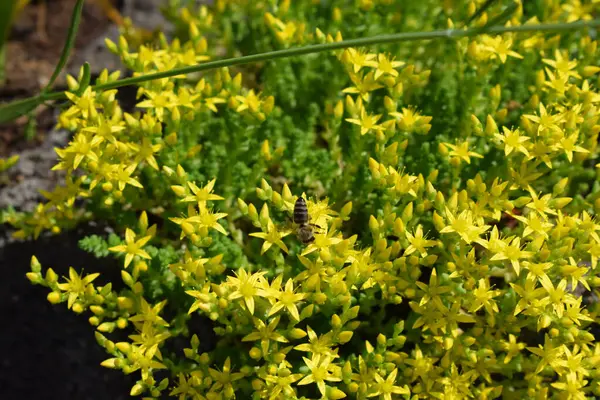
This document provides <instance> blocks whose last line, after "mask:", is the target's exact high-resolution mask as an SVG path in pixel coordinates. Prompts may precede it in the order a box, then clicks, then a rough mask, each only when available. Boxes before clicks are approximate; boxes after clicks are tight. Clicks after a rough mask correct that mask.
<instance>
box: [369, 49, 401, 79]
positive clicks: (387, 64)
mask: <svg viewBox="0 0 600 400" xmlns="http://www.w3.org/2000/svg"><path fill="white" fill-rule="evenodd" d="M404 64H406V63H405V62H403V61H394V58H393V57H392V58H388V57H387V56H386V55H385V54H383V53H380V54H378V55H377V66H376V67H375V79H376V80H377V79H379V78H380V77H381V76H383V75H386V74H387V75H391V76H393V77H397V76H398V71H396V68H399V67H402V66H403V65H404Z"/></svg>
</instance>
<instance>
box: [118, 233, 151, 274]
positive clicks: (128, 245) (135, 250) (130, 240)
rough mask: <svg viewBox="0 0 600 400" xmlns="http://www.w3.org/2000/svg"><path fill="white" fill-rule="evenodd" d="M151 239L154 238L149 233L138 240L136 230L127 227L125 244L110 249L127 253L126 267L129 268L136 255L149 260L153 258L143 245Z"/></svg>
mask: <svg viewBox="0 0 600 400" xmlns="http://www.w3.org/2000/svg"><path fill="white" fill-rule="evenodd" d="M150 239H152V236H150V235H148V236H144V237H143V238H141V239H139V240H137V241H136V240H135V232H133V231H132V230H131V229H129V228H127V229H126V230H125V244H121V245H118V246H113V247H111V248H109V249H108V250H109V251H114V252H118V253H125V254H126V255H125V268H127V266H129V264H130V263H131V261H133V258H134V257H135V256H139V257H142V258H145V259H147V260H150V259H151V257H150V255H149V254H148V253H146V252H145V251H144V250H142V247H144V246H145V245H146V243H148V241H149V240H150Z"/></svg>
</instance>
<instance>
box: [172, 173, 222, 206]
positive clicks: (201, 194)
mask: <svg viewBox="0 0 600 400" xmlns="http://www.w3.org/2000/svg"><path fill="white" fill-rule="evenodd" d="M216 181H217V179H216V178H215V179H213V180H212V181H210V182H208V183H207V184H206V185H205V186H204V187H203V188H199V187H198V186H196V184H195V183H194V182H188V183H187V184H188V186H189V188H190V190H191V191H192V193H193V194H194V195H193V196H186V197H184V198H183V199H182V200H181V201H184V202H193V201H196V202H198V207H200V208H202V207H204V206H206V202H207V201H213V200H224V199H223V197H221V196H219V195H216V194H213V193H212V191H213V188H214V186H215V182H216Z"/></svg>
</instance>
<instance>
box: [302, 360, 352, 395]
mask: <svg viewBox="0 0 600 400" xmlns="http://www.w3.org/2000/svg"><path fill="white" fill-rule="evenodd" d="M302 359H303V360H304V363H305V364H306V365H307V366H308V368H309V369H310V373H309V374H308V375H306V376H305V377H304V378H303V379H302V380H301V381H300V382H298V385H308V384H310V383H316V384H317V387H318V388H319V391H320V392H321V395H323V396H326V393H327V391H326V387H325V381H328V382H340V381H341V380H342V379H341V378H340V377H339V375H340V374H341V373H340V372H341V371H339V369H340V368H339V367H337V368H336V365H335V364H332V363H331V361H332V357H331V356H329V355H326V356H322V355H321V354H313V356H312V358H311V359H308V358H306V357H302Z"/></svg>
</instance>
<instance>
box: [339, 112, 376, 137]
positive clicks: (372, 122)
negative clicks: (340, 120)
mask: <svg viewBox="0 0 600 400" xmlns="http://www.w3.org/2000/svg"><path fill="white" fill-rule="evenodd" d="M380 118H381V114H379V115H370V114H368V113H367V112H366V110H365V109H364V108H361V110H360V119H358V118H346V121H348V122H350V123H352V124H355V125H358V126H360V134H361V135H364V134H366V133H368V132H370V131H371V130H377V131H383V130H385V128H384V127H383V126H381V125H377V121H379V119H380Z"/></svg>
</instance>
